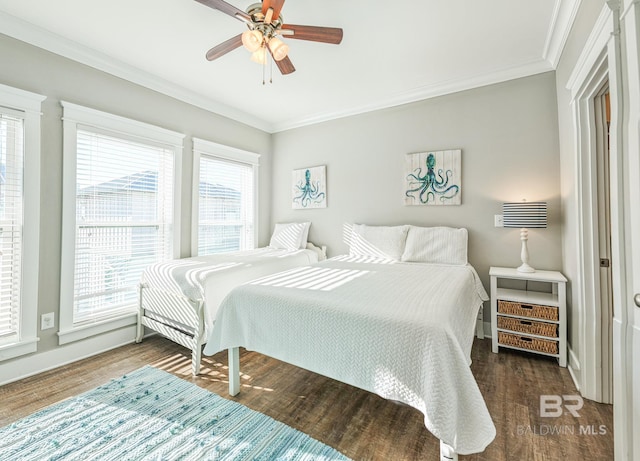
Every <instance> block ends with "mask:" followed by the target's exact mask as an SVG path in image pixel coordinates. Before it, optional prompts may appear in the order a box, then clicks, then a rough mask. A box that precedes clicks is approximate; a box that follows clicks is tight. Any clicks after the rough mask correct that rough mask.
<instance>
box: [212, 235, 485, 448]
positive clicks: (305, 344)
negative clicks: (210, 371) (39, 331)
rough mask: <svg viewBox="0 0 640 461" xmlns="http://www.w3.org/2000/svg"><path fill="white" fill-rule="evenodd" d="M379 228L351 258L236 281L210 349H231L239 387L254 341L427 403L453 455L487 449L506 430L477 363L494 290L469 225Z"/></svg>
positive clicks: (429, 419)
mask: <svg viewBox="0 0 640 461" xmlns="http://www.w3.org/2000/svg"><path fill="white" fill-rule="evenodd" d="M354 227H355V226H354ZM367 227H368V228H361V229H357V230H356V231H355V232H353V237H352V241H351V242H350V255H346V256H340V257H335V258H331V259H329V260H327V261H324V262H320V263H317V264H312V265H308V266H304V267H298V268H295V269H291V270H288V271H284V272H281V273H277V274H272V275H270V276H267V277H263V278H261V279H258V280H254V281H251V282H249V283H245V284H243V285H241V286H238V287H236V288H235V289H233V290H232V291H231V292H230V293H229V294H228V295H227V297H226V298H225V300H224V302H223V303H222V305H221V306H220V309H219V310H218V313H217V316H216V321H215V324H214V328H213V330H212V332H211V334H210V335H209V337H208V342H207V345H206V347H205V349H204V353H205V354H213V353H217V352H219V351H222V350H225V349H228V350H229V391H230V393H231V394H232V395H235V394H237V393H238V392H239V389H240V385H239V379H240V378H239V353H238V348H239V347H245V348H246V349H248V350H254V351H258V352H260V353H263V354H265V355H268V356H270V357H273V358H276V359H278V360H282V361H284V362H287V363H291V364H293V365H296V366H299V367H302V368H305V369H308V370H310V371H313V372H316V373H319V374H322V375H325V376H328V377H330V378H333V379H336V380H338V381H342V382H345V383H347V384H350V385H353V386H356V387H359V388H362V389H365V390H367V391H370V392H374V393H376V394H378V395H380V396H381V397H383V398H386V399H391V400H396V401H401V402H404V403H406V404H408V405H410V406H412V407H414V408H416V409H418V410H419V411H421V412H422V413H423V415H424V422H425V426H426V427H427V429H428V430H429V431H430V432H431V433H433V434H434V435H435V436H436V437H438V438H439V439H440V441H441V457H442V459H456V458H457V453H461V454H470V453H476V452H481V451H483V450H484V449H485V448H486V446H487V445H488V444H489V443H490V442H491V441H492V440H493V439H494V437H495V427H494V425H493V422H492V420H491V417H490V415H489V413H488V410H487V408H486V405H485V403H484V399H483V397H482V395H481V393H480V391H479V389H478V386H477V384H476V382H475V379H474V377H473V375H472V373H471V370H470V368H469V365H470V363H471V359H470V353H471V346H472V343H473V336H474V331H475V329H476V317H477V314H478V310H479V309H480V307H481V306H482V304H483V302H484V301H486V300H488V296H487V293H486V291H485V290H484V287H483V286H482V283H481V282H480V280H479V277H478V274H477V273H476V271H475V270H474V268H473V267H472V266H470V265H469V264H468V263H467V262H466V240H467V234H466V230H465V229H450V228H418V227H415V226H393V227H395V228H401V229H402V231H403V232H396V231H398V229H395V230H394V232H396V233H398V235H391V231H389V230H387V229H384V230H380V229H374V228H373V226H367ZM378 227H380V226H378ZM412 231H413V232H412ZM402 235H404V240H403V239H402ZM434 235H435V236H436V237H437V238H434ZM456 242H457V243H456ZM358 247H361V248H360V249H359V248H358ZM412 259H417V260H418V261H412ZM451 262H454V263H455V264H451Z"/></svg>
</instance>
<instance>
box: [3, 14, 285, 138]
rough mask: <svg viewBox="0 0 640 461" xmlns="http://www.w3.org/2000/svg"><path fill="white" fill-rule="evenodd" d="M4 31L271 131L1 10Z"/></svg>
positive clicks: (249, 117) (243, 114) (260, 121)
mask: <svg viewBox="0 0 640 461" xmlns="http://www.w3.org/2000/svg"><path fill="white" fill-rule="evenodd" d="M0 31H2V33H3V34H4V35H7V36H9V37H13V38H15V39H17V40H20V41H23V42H25V43H28V44H30V45H34V46H37V47H38V48H42V49H44V50H47V51H50V52H52V53H55V54H57V55H60V56H63V57H65V58H68V59H71V60H73V61H77V62H79V63H81V64H85V65H87V66H90V67H93V68H94V69H97V70H100V71H103V72H106V73H108V74H111V75H114V76H116V77H119V78H122V79H125V80H127V81H129V82H132V83H135V84H137V85H140V86H143V87H145V88H148V89H150V90H153V91H157V92H159V93H162V94H164V95H167V96H170V97H172V98H175V99H178V100H179V101H183V102H186V103H188V104H191V105H193V106H196V107H199V108H201V109H205V110H208V111H210V112H214V113H216V114H219V115H222V116H224V117H227V118H230V119H232V120H235V121H237V122H240V123H244V124H246V125H249V126H252V127H254V128H257V129H259V130H262V131H266V132H271V131H272V128H273V127H272V126H271V124H270V123H269V122H267V121H265V120H263V119H261V118H258V117H255V116H253V115H251V114H248V113H246V112H243V111H240V110H238V109H236V108H234V107H231V106H228V105H226V104H222V103H220V102H217V101H214V100H212V99H210V98H207V97H204V96H202V95H201V94H199V93H196V92H194V91H191V90H188V89H186V88H184V87H182V86H180V85H177V84H175V83H172V82H170V81H168V80H165V79H162V78H159V77H157V76H155V75H153V74H151V73H148V72H144V71H142V70H140V69H138V68H137V67H134V66H131V65H129V64H125V63H124V62H122V61H119V60H117V59H115V58H112V57H110V56H108V55H106V54H104V53H101V52H99V51H96V50H94V49H92V48H89V47H87V46H84V45H81V44H79V43H76V42H74V41H72V40H69V39H67V38H64V37H62V36H60V35H57V34H54V33H52V32H49V31H47V30H45V29H42V28H41V27H38V26H36V25H34V24H31V23H29V22H27V21H24V20H22V19H20V18H16V17H15V16H12V15H10V14H7V13H5V12H2V11H0Z"/></svg>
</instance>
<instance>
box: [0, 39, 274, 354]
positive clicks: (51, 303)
mask: <svg viewBox="0 0 640 461" xmlns="http://www.w3.org/2000/svg"><path fill="white" fill-rule="evenodd" d="M0 62H1V63H2V65H0V83H2V84H5V85H9V86H13V87H16V88H20V89H23V90H27V91H32V92H35V93H39V94H42V95H45V96H47V99H46V100H45V101H44V103H43V106H42V112H43V116H42V160H41V168H42V182H41V215H40V282H39V290H38V295H39V305H38V314H39V315H40V314H43V313H46V312H55V313H56V326H57V325H58V319H59V316H58V312H59V297H60V236H61V226H62V224H61V211H62V121H61V116H62V107H61V106H60V100H66V101H69V102H73V103H76V104H81V105H84V106H87V107H91V108H93V109H98V110H102V111H105V112H109V113H112V114H116V115H121V116H124V117H129V118H132V119H135V120H139V121H142V122H146V123H150V124H153V125H157V126H160V127H163V128H167V129H170V130H174V131H178V132H180V133H184V134H185V135H186V138H185V143H184V151H183V164H182V201H181V207H182V208H181V210H182V216H183V219H182V222H181V229H180V230H181V234H182V235H181V245H180V247H181V254H182V256H189V254H190V251H191V250H190V248H191V247H190V245H191V237H190V236H191V175H192V157H191V149H192V145H191V137H192V136H193V137H198V138H202V139H207V140H211V141H214V142H217V143H220V144H226V145H228V146H232V147H237V148H240V149H245V150H248V151H252V152H257V153H259V154H261V155H262V156H261V158H260V163H261V167H260V178H259V181H260V217H259V222H258V226H259V229H260V234H259V240H260V242H261V243H264V242H265V241H266V242H268V238H269V234H270V230H269V212H270V195H271V152H270V141H271V135H270V134H268V133H265V132H262V131H260V130H257V129H255V128H251V127H249V126H246V125H244V124H241V123H238V122H235V121H232V120H229V119H227V118H225V117H222V116H219V115H216V114H213V113H211V112H208V111H206V110H202V109H199V108H197V107H195V106H192V105H189V104H186V103H183V102H180V101H178V100H176V99H173V98H171V97H168V96H164V95H161V94H159V93H157V92H155V91H152V90H149V89H146V88H143V87H140V86H138V85H135V84H133V83H130V82H127V81H125V80H123V79H120V78H117V77H114V76H112V75H109V74H106V73H104V72H100V71H98V70H95V69H93V68H91V67H88V66H85V65H81V64H78V63H77V62H74V61H71V60H69V59H65V58H63V57H60V56H58V55H55V54H53V53H49V52H47V51H44V50H42V49H40V48H37V47H33V46H31V45H28V44H25V43H23V42H20V41H18V40H15V39H12V38H9V37H6V36H4V35H1V34H0ZM56 331H57V328H55V329H50V330H45V331H39V332H38V336H39V337H40V342H39V343H38V352H43V351H47V350H51V349H54V348H56V347H57V344H58V337H57V336H56Z"/></svg>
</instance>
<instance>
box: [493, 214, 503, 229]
mask: <svg viewBox="0 0 640 461" xmlns="http://www.w3.org/2000/svg"><path fill="white" fill-rule="evenodd" d="M493 225H494V226H495V227H504V216H502V215H501V214H497V215H493Z"/></svg>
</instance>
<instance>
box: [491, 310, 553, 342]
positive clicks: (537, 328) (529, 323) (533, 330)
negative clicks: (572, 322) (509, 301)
mask: <svg viewBox="0 0 640 461" xmlns="http://www.w3.org/2000/svg"><path fill="white" fill-rule="evenodd" d="M498 328H501V329H503V330H511V331H515V332H518V333H527V334H530V335H539V336H548V337H549V338H557V337H558V324H556V323H545V322H536V321H535V320H525V319H517V318H515V317H503V316H501V315H499V316H498Z"/></svg>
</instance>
